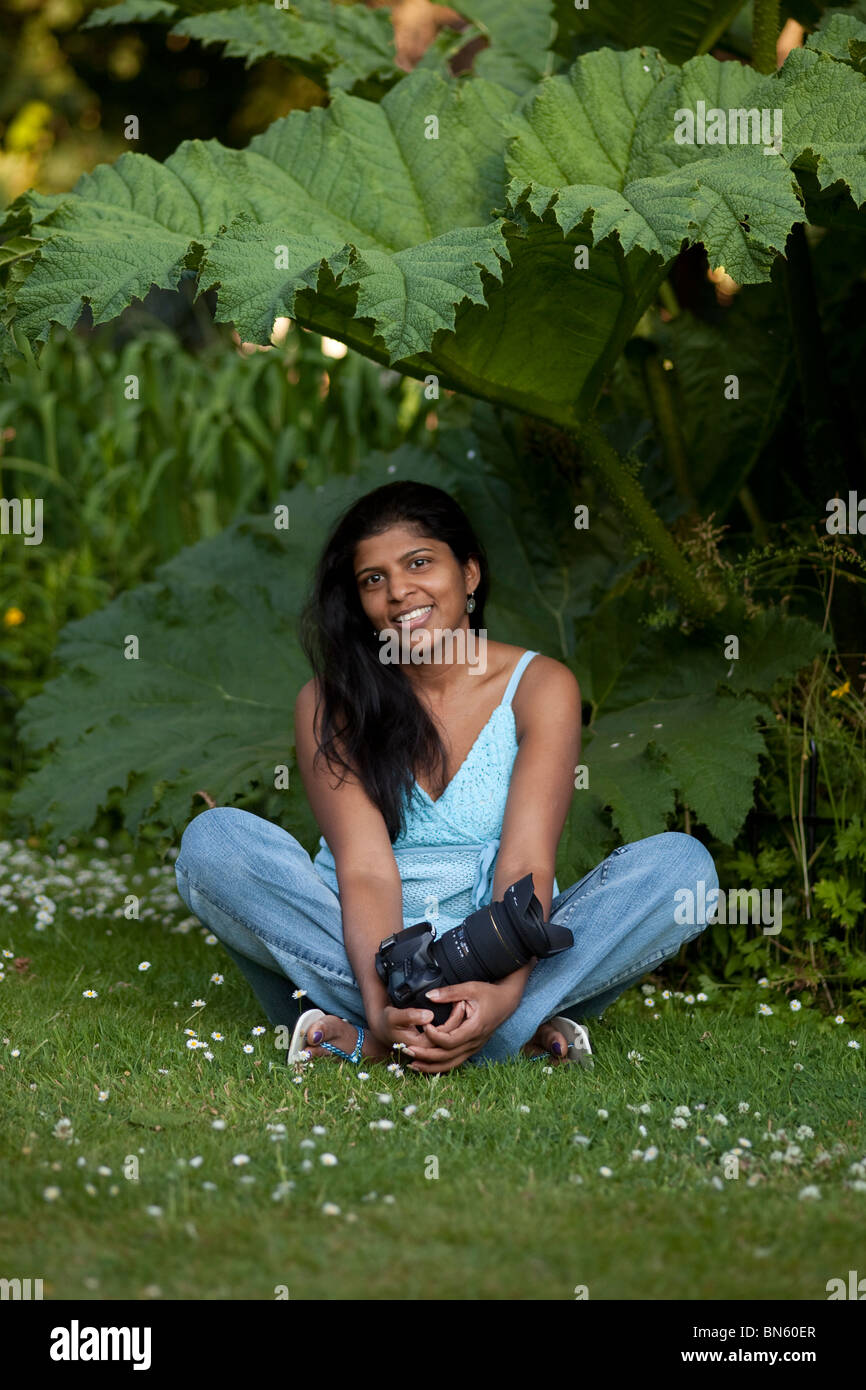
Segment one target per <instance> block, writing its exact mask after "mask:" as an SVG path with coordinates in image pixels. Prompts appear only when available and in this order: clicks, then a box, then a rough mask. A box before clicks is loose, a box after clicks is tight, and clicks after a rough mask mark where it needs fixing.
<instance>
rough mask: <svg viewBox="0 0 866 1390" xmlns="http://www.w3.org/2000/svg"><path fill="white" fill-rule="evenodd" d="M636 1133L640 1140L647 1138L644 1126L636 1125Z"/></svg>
mask: <svg viewBox="0 0 866 1390" xmlns="http://www.w3.org/2000/svg"><path fill="white" fill-rule="evenodd" d="M637 1132H638V1134H639V1135H640V1137H641V1138H642V1139H646V1137H647V1127H646V1125H638V1127H637Z"/></svg>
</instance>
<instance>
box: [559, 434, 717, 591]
mask: <svg viewBox="0 0 866 1390" xmlns="http://www.w3.org/2000/svg"><path fill="white" fill-rule="evenodd" d="M574 433H575V437H576V438H577V441H578V443H579V444H580V447H581V452H582V454H583V460H584V462H585V463H586V464H587V465H588V466H589V467H590V468H592V469H593V471H594V472H596V473H597V474H598V476H599V478H600V480H601V482H602V484H603V486H604V487H605V489H606V490H607V492H608V493H609V494H610V496H611V498H612V499H613V501H614V502H615V503H616V504H617V505H618V506H619V507H620V508H621V509H622V512H623V514H624V518H625V520H626V522H627V523H628V525H629V527H630V529H631V530H632V531H633V532H634V534H635V535H636V536H637V537H638V539H639V540H640V541H641V542H642V544H643V546H644V547H645V549H646V550H647V551H648V552H649V554H650V555H651V556H652V558H653V561H654V563H655V564H656V565H657V567H658V568H659V570H660V571H661V572H662V574H663V575H664V577H665V578H666V579H667V581H668V583H669V584H670V585H671V588H672V589H673V591H674V593H675V594H676V596H677V598H678V599H679V601H680V603H681V604H682V605H683V608H684V609H685V610H686V611H687V612H688V613H690V614H691V615H692V616H693V617H695V618H709V617H711V616H712V614H713V613H714V612H715V611H716V604H715V602H714V600H713V598H712V596H711V595H710V594H709V593H707V592H706V591H705V590H704V589H703V588H702V586H701V585H700V584H699V583H698V581H697V579H696V578H695V576H694V573H693V571H692V569H691V567H690V565H689V564H688V563H687V561H686V560H685V558H684V557H683V555H682V554H681V553H680V551H679V549H678V548H677V546H676V545H675V544H674V542H673V540H672V538H671V537H670V536H669V535H668V532H667V531H666V529H665V526H664V523H663V522H662V520H661V517H660V516H659V515H658V513H657V512H656V511H655V510H654V509H653V507H652V506H651V505H650V503H649V501H648V500H647V498H646V496H645V494H644V492H643V489H642V488H641V486H640V483H639V482H638V481H637V479H636V478H634V477H633V476H632V474H631V472H630V471H629V469H628V468H627V466H626V464H625V463H624V462H623V460H622V459H621V458H620V456H619V454H618V453H617V452H616V450H615V449H614V448H612V447H611V445H610V444H609V443H608V441H607V439H606V438H605V436H604V434H603V433H602V431H601V429H600V428H599V426H598V424H597V423H596V421H595V420H594V419H591V418H590V419H587V420H584V421H583V422H582V423H581V424H580V425H578V426H576V427H575V429H574Z"/></svg>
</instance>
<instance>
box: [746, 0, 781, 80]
mask: <svg viewBox="0 0 866 1390" xmlns="http://www.w3.org/2000/svg"><path fill="white" fill-rule="evenodd" d="M778 38H779V0H754V8H753V13H752V66H753V67H754V68H757V70H758V72H767V73H771V72H775V71H776V67H777V63H776V43H777V40H778Z"/></svg>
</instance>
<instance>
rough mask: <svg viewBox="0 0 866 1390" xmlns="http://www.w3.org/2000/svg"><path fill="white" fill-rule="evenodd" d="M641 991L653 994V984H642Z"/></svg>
mask: <svg viewBox="0 0 866 1390" xmlns="http://www.w3.org/2000/svg"><path fill="white" fill-rule="evenodd" d="M640 992H641V994H652V992H653V986H652V985H641V987H640Z"/></svg>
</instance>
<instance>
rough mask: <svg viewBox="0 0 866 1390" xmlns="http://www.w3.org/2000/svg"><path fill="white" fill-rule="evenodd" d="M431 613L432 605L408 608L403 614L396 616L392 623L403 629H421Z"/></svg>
mask: <svg viewBox="0 0 866 1390" xmlns="http://www.w3.org/2000/svg"><path fill="white" fill-rule="evenodd" d="M432 611H433V605H432V603H428V604H424V605H421V604H419V605H418V607H417V608H408V609H407V610H406V612H405V613H400V614H398V616H397V617H396V618H395V619H394V622H395V623H399V625H400V627H401V628H404V629H405V628H410V629H411V628H415V627H423V625H424V624H425V623H426V621H427V619H428V618H429V616H430V614H431V613H432Z"/></svg>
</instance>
